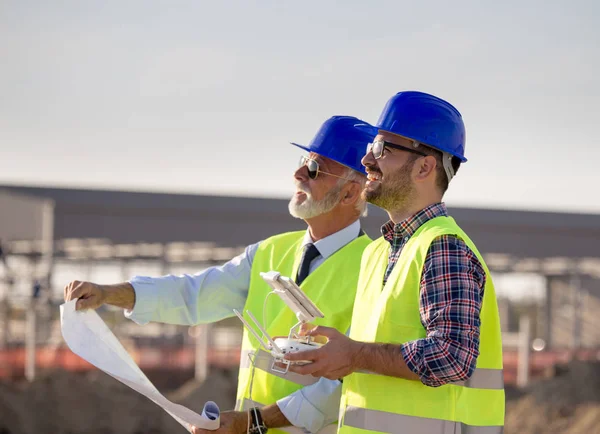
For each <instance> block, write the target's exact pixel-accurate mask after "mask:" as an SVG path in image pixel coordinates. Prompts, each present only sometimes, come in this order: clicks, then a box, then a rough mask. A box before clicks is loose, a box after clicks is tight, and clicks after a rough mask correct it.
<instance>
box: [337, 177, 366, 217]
mask: <svg viewBox="0 0 600 434" xmlns="http://www.w3.org/2000/svg"><path fill="white" fill-rule="evenodd" d="M344 176H345V177H346V179H348V180H349V181H353V182H358V184H359V185H360V188H361V190H362V189H364V188H365V184H366V183H367V176H366V175H365V174H364V173H361V172H359V171H357V170H354V169H351V168H348V170H347V171H346V174H345V175H344ZM340 181H341V180H340ZM354 205H355V208H356V212H357V213H358V216H359V217H366V216H367V214H368V212H369V210H368V208H367V201H366V200H364V199H363V198H362V194H361V195H359V196H358V200H357V201H356V203H355V204H354Z"/></svg>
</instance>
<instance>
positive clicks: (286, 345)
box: [233, 271, 324, 374]
mask: <svg viewBox="0 0 600 434" xmlns="http://www.w3.org/2000/svg"><path fill="white" fill-rule="evenodd" d="M260 276H261V277H262V278H263V280H264V281H265V282H267V283H268V284H269V286H270V287H271V288H273V292H274V293H275V294H277V295H279V297H280V298H281V299H282V300H283V302H284V303H285V304H286V305H287V306H288V307H289V308H290V309H291V310H292V311H293V312H294V313H295V314H296V318H298V323H297V324H295V325H294V326H292V327H291V328H290V331H289V334H288V337H287V338H277V339H273V338H272V337H271V336H270V335H269V333H267V331H266V329H265V328H264V327H263V326H262V325H261V324H260V322H258V321H257V320H256V318H255V317H254V315H252V312H250V311H249V310H246V313H247V314H248V316H249V317H250V319H251V320H252V322H254V325H255V326H256V327H257V328H258V331H257V330H255V329H254V328H253V327H252V325H251V324H250V323H248V321H246V320H245V319H244V317H243V316H242V314H241V313H240V312H239V311H237V310H236V309H234V310H233V311H234V312H235V314H236V315H237V316H238V318H239V319H240V320H241V321H242V323H243V324H244V326H245V327H246V328H247V329H248V331H249V332H250V333H252V334H253V335H254V337H255V338H256V339H257V340H258V342H259V343H260V345H261V346H262V347H263V348H264V349H265V350H266V351H268V352H269V353H271V355H272V356H273V363H272V365H271V369H272V370H273V371H275V372H279V373H282V374H286V373H287V372H288V370H289V367H290V364H307V363H311V362H310V361H305V360H300V361H295V362H291V361H289V360H285V359H284V358H283V357H284V356H285V355H286V354H288V353H297V352H301V351H306V350H312V349H315V348H319V347H321V346H322V345H323V344H320V343H318V342H314V341H313V340H312V339H311V337H310V336H299V335H298V329H299V328H300V327H301V326H302V324H305V323H308V322H311V321H313V320H314V319H315V318H323V317H324V315H323V312H321V311H320V310H319V308H318V307H317V306H315V304H314V303H313V302H312V301H311V300H310V299H309V298H308V297H307V296H306V294H304V292H302V290H301V289H300V287H298V285H296V283H295V282H294V281H293V280H292V279H290V278H289V277H285V276H282V275H281V274H280V273H278V272H277V271H269V272H267V273H260ZM259 332H260V333H259ZM264 339H266V340H267V342H265V341H264ZM277 364H281V365H285V369H283V368H279V367H278V366H277Z"/></svg>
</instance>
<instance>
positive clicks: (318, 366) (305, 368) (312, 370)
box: [290, 361, 325, 377]
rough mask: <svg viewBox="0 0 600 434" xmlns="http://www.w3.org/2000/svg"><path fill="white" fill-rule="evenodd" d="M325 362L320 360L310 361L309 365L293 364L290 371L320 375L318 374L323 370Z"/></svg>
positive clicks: (314, 375)
mask: <svg viewBox="0 0 600 434" xmlns="http://www.w3.org/2000/svg"><path fill="white" fill-rule="evenodd" d="M324 364H325V362H323V361H318V362H313V363H309V364H307V365H291V366H290V371H292V372H295V373H296V374H300V375H312V376H313V377H320V376H321V375H318V373H320V372H321V371H323V368H324Z"/></svg>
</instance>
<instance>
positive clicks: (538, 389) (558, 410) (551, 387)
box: [505, 361, 600, 434]
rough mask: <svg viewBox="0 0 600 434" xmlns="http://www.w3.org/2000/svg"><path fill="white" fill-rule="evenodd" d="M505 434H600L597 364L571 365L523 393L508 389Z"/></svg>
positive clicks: (554, 372) (536, 383) (598, 365)
mask: <svg viewBox="0 0 600 434" xmlns="http://www.w3.org/2000/svg"><path fill="white" fill-rule="evenodd" d="M505 433H508V434H511V433H523V434H538V433H540V434H541V433H560V434H563V433H564V434H599V433H600V362H578V361H573V362H571V363H569V364H568V365H565V366H559V367H556V368H555V369H553V370H552V372H549V373H548V378H545V379H542V380H538V381H536V382H534V383H532V384H531V385H530V386H529V387H528V388H527V389H526V390H523V391H514V390H511V389H507V402H506V424H505Z"/></svg>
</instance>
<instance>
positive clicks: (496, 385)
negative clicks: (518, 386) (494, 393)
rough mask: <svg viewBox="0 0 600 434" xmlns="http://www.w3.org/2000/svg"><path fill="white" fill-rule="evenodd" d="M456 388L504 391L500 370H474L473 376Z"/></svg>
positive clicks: (502, 375)
mask: <svg viewBox="0 0 600 434" xmlns="http://www.w3.org/2000/svg"><path fill="white" fill-rule="evenodd" d="M452 384H456V385H457V386H464V387H471V388H473V389H496V390H499V389H504V374H503V371H502V369H486V368H475V371H473V375H471V377H470V378H469V379H468V380H467V381H461V382H457V383H452Z"/></svg>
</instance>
